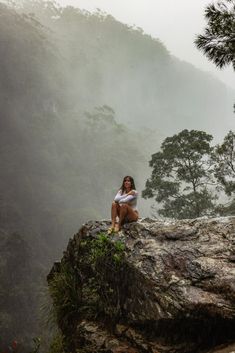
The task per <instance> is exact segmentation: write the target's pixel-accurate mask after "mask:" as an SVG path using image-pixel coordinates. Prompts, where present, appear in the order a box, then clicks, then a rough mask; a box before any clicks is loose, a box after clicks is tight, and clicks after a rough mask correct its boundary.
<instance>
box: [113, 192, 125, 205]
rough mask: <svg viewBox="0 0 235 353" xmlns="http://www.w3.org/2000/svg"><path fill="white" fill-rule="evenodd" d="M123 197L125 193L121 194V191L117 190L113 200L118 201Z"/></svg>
mask: <svg viewBox="0 0 235 353" xmlns="http://www.w3.org/2000/svg"><path fill="white" fill-rule="evenodd" d="M124 197H126V194H125V195H122V191H121V190H119V191H118V193H117V195H116V196H115V197H114V201H115V202H119V201H120V200H121V199H123V198H124Z"/></svg>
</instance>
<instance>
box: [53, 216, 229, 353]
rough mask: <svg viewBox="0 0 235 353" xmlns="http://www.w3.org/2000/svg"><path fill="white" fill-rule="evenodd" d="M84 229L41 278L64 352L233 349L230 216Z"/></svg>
mask: <svg viewBox="0 0 235 353" xmlns="http://www.w3.org/2000/svg"><path fill="white" fill-rule="evenodd" d="M109 226H110V222H108V221H99V222H98V221H91V222H88V223H86V224H85V225H84V226H83V227H82V228H81V229H80V230H79V232H78V233H77V234H75V235H74V237H73V239H70V241H69V244H68V247H67V250H66V251H65V252H64V255H63V258H62V260H61V261H60V262H57V263H55V264H54V266H53V268H52V270H51V272H50V274H49V275H48V283H49V289H50V293H51V296H52V299H53V307H54V312H55V315H56V319H57V323H58V326H59V328H60V330H61V332H62V334H63V336H64V347H65V351H68V352H72V353H75V352H77V353H80V352H81V353H85V352H87V353H96V352H97V353H101V352H102V353H142V352H143V353H162V352H171V353H173V352H180V353H184V352H185V353H186V352H187V353H196V352H209V351H210V352H212V351H213V352H216V349H215V348H213V347H215V346H218V345H222V344H227V343H228V342H229V343H232V342H235V217H225V218H211V219H208V218H199V219H193V220H180V221H156V220H152V219H142V220H140V221H138V222H137V223H130V224H127V225H125V226H124V228H123V230H122V231H121V232H120V233H118V234H113V235H111V236H108V235H107V229H108V227H109ZM213 349H215V350H213Z"/></svg>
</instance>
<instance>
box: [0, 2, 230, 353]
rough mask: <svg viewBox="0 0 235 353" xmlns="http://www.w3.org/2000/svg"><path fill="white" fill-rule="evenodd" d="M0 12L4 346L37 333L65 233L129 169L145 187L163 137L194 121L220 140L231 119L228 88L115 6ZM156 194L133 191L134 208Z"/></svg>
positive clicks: (98, 208)
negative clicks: (43, 291)
mask: <svg viewBox="0 0 235 353" xmlns="http://www.w3.org/2000/svg"><path fill="white" fill-rule="evenodd" d="M0 12H1V22H0V54H1V64H2V65H1V70H0V77H1V80H0V85H1V90H0V102H1V120H0V161H1V179H0V210H1V212H0V226H1V229H0V234H1V244H2V247H1V248H2V259H3V263H2V267H1V270H2V271H1V276H2V277H1V281H2V283H4V290H3V294H2V298H3V300H2V308H1V310H0V311H1V315H2V317H3V318H4V320H3V324H2V327H1V329H2V337H1V338H0V348H1V349H4V347H5V345H6V344H7V342H10V341H12V340H13V339H15V338H17V339H18V340H21V341H22V342H31V341H30V340H31V339H32V337H34V336H37V335H40V334H41V331H40V330H41V324H40V322H39V319H38V310H39V309H38V307H39V300H38V298H39V297H40V293H39V288H41V286H42V287H43V286H44V282H45V278H46V274H47V273H48V269H49V268H50V266H51V264H52V262H53V261H55V260H57V259H58V258H60V256H61V253H62V251H63V250H64V248H65V246H66V244H67V242H68V239H69V237H71V236H72V235H73V234H74V233H76V232H77V230H78V229H79V228H80V227H81V225H82V224H83V223H84V222H86V221H88V220H90V219H92V220H96V219H97V220H99V219H102V218H106V219H109V217H110V205H111V202H112V199H113V196H114V195H115V194H116V192H117V190H118V189H119V188H120V186H121V182H122V179H123V177H124V176H125V175H132V176H133V177H134V179H135V182H136V186H137V189H138V191H139V193H140V194H141V190H143V188H144V185H145V182H146V179H147V178H148V176H149V174H150V171H149V163H148V162H149V160H150V159H151V154H153V153H155V152H156V151H157V150H159V148H160V145H161V143H162V142H163V139H164V138H165V137H167V136H169V135H172V134H174V133H177V132H179V131H180V130H182V129H184V128H187V129H201V130H205V131H207V132H209V133H211V134H213V136H214V137H215V141H220V140H221V139H222V138H223V137H224V135H225V134H226V133H227V131H228V130H229V129H232V128H233V127H234V115H233V95H234V91H233V90H232V89H231V88H230V87H229V86H226V85H225V84H224V83H223V82H221V81H220V80H218V79H217V78H216V77H215V76H214V75H211V74H210V73H207V72H205V71H202V70H200V69H198V68H196V67H195V66H194V65H192V64H191V63H188V62H186V61H182V60H180V59H178V58H177V57H176V56H175V55H172V54H171V50H169V48H168V46H167V45H166V43H165V42H164V40H163V39H162V38H161V40H159V39H156V37H154V38H153V37H152V36H150V35H149V34H147V33H145V32H143V31H142V30H141V29H140V28H136V27H131V26H130V25H129V26H128V25H126V24H124V23H122V22H119V21H118V20H116V19H115V18H114V17H112V16H111V15H106V14H103V13H101V12H99V11H98V12H95V13H89V12H84V11H81V10H79V9H75V8H73V7H67V8H60V7H58V6H56V5H55V4H54V3H53V2H52V3H50V2H49V3H45V2H42V1H27V2H19V3H18V4H15V5H12V4H10V5H6V4H5V2H4V3H3V2H2V3H0ZM151 204H152V203H151V202H147V201H144V200H142V199H141V198H140V200H139V211H140V215H141V217H146V216H151ZM13 248H14V251H11V250H12V249H13ZM12 254H13V255H12ZM22 254H24V256H23V258H22ZM12 273H14V275H12ZM12 278H13V279H15V281H14V280H12ZM19 288H20V289H19ZM9 291H11V292H12V293H13V294H14V295H12V297H9V298H8V300H7V301H6V300H5V298H6V297H8V292H9ZM26 293H28V294H27V295H26ZM28 297H29V298H28ZM25 298H28V299H27V300H26V299H25ZM18 302H20V303H21V304H20V305H19V306H18V305H17V303H18ZM3 303H5V306H4V305H3ZM28 303H30V305H29V304H28ZM32 310H35V313H36V314H35V317H34V316H32V315H30V312H31V311H32ZM19 313H20V315H21V316H20V317H21V318H22V319H21V322H22V321H24V324H21V322H19V320H18V319H17V317H18V315H19ZM24 317H25V319H23V318H24ZM26 318H27V319H26ZM5 323H8V324H5ZM28 344H29V347H28V348H27V349H28V351H30V349H31V348H30V343H28ZM27 349H26V348H25V351H27Z"/></svg>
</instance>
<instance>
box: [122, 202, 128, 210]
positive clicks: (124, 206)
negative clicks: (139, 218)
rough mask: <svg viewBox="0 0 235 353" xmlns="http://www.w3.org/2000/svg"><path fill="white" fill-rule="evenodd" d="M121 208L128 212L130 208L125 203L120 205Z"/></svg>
mask: <svg viewBox="0 0 235 353" xmlns="http://www.w3.org/2000/svg"><path fill="white" fill-rule="evenodd" d="M120 207H121V209H123V210H126V209H127V208H128V205H127V204H125V203H122V204H121V205H120Z"/></svg>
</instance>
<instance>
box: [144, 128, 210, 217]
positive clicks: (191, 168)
mask: <svg viewBox="0 0 235 353" xmlns="http://www.w3.org/2000/svg"><path fill="white" fill-rule="evenodd" d="M212 138H213V137H212V136H211V135H208V134H206V133H205V132H203V131H197V130H191V131H188V130H183V131H181V132H180V133H179V134H177V135H174V136H172V137H167V138H166V139H165V140H164V142H163V143H162V145H161V151H160V152H157V153H155V154H153V155H152V159H151V161H150V163H149V164H150V167H152V168H153V171H152V176H151V178H150V179H148V180H147V182H146V189H145V190H144V191H143V193H142V196H143V197H144V198H151V197H155V200H156V201H157V202H158V203H160V204H161V205H162V206H163V207H162V208H160V209H159V210H158V212H159V214H160V215H163V216H165V217H173V218H179V219H181V218H194V217H200V216H203V215H209V214H211V213H212V211H213V209H214V199H215V196H214V195H213V193H212V191H211V190H210V189H209V188H208V186H209V185H210V184H211V183H212V178H213V175H212V167H211V164H210V154H211V151H212V148H211V146H210V142H211V140H212Z"/></svg>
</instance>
